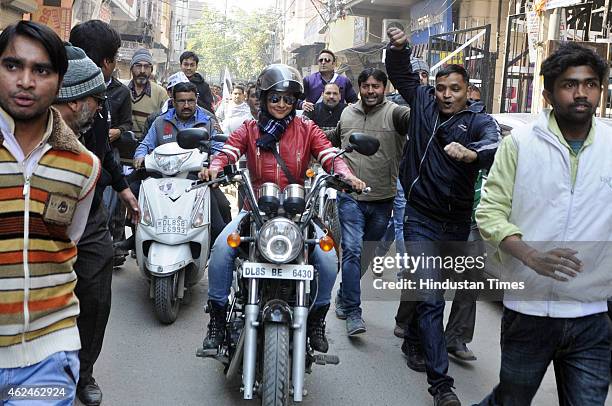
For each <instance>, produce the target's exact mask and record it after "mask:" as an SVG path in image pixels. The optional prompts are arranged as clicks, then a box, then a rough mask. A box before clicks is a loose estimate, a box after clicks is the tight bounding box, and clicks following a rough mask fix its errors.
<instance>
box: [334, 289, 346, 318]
mask: <svg viewBox="0 0 612 406" xmlns="http://www.w3.org/2000/svg"><path fill="white" fill-rule="evenodd" d="M334 304H335V305H336V317H337V318H339V319H340V320H346V313H345V312H344V307H343V305H344V304H343V303H342V298H341V297H340V295H339V294H337V295H336V300H335V302H334Z"/></svg>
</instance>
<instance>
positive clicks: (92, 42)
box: [70, 20, 132, 266]
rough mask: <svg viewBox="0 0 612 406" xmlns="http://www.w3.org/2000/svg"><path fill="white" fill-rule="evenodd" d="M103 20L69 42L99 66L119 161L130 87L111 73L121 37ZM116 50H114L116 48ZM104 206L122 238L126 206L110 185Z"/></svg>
mask: <svg viewBox="0 0 612 406" xmlns="http://www.w3.org/2000/svg"><path fill="white" fill-rule="evenodd" d="M103 24H106V23H103V22H102V21H99V20H91V21H88V22H87V23H86V24H83V27H82V28H81V29H79V30H77V31H76V33H75V34H71V37H70V38H71V42H73V45H74V42H76V43H77V44H78V45H75V46H78V47H79V48H82V49H83V50H84V51H85V53H86V54H87V55H91V57H90V58H91V59H92V60H93V61H94V63H95V64H96V65H98V66H99V67H100V69H102V73H103V74H104V81H105V82H106V97H107V104H108V106H107V107H108V109H109V110H108V111H109V117H110V130H109V131H108V137H109V141H110V143H111V147H112V150H113V156H114V157H115V159H116V160H117V162H120V160H121V159H120V156H119V148H120V144H121V134H122V133H123V132H124V131H130V130H132V100H131V96H130V90H129V89H128V88H127V86H125V85H124V84H122V83H121V82H119V80H117V79H116V78H114V77H113V76H112V73H113V71H114V70H115V65H116V61H115V60H111V59H110V57H109V55H111V53H112V51H113V49H115V48H117V49H119V48H118V47H120V46H121V37H120V36H119V34H118V33H117V32H116V31H115V30H112V31H106V30H105V26H104V25H103ZM93 30H98V31H99V33H100V36H98V37H91V38H85V37H84V34H90V33H93V32H98V31H93ZM115 53H116V51H115ZM103 201H104V205H105V206H106V208H107V209H108V227H109V229H110V233H111V236H112V238H113V241H122V240H124V239H125V212H126V208H125V206H124V205H123V204H122V203H121V201H120V199H119V197H118V195H117V192H115V191H114V190H113V189H112V188H106V190H105V191H104V197H103ZM126 255H127V253H126V252H122V251H121V252H115V253H114V261H113V262H114V265H115V266H118V265H121V264H123V263H124V262H125V257H126Z"/></svg>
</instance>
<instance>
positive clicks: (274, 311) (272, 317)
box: [261, 299, 292, 325]
mask: <svg viewBox="0 0 612 406" xmlns="http://www.w3.org/2000/svg"><path fill="white" fill-rule="evenodd" d="M261 318H262V321H263V322H264V323H266V322H267V323H283V324H288V325H292V316H291V308H290V307H289V305H288V304H287V303H286V302H284V301H283V300H278V299H274V300H270V301H269V302H268V303H266V305H265V306H264V308H263V311H262V317H261Z"/></svg>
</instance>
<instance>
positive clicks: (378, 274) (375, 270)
mask: <svg viewBox="0 0 612 406" xmlns="http://www.w3.org/2000/svg"><path fill="white" fill-rule="evenodd" d="M379 256H381V257H382V256H383V255H379ZM382 268H383V267H382V266H381V267H376V266H374V265H371V266H370V270H371V271H372V274H373V275H374V277H375V278H382V276H383V274H384V270H383V269H382Z"/></svg>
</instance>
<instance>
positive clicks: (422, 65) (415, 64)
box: [410, 58, 429, 73]
mask: <svg viewBox="0 0 612 406" xmlns="http://www.w3.org/2000/svg"><path fill="white" fill-rule="evenodd" d="M410 65H411V66H412V71H413V72H418V71H420V70H422V71H424V72H427V73H429V65H427V62H425V61H424V60H422V59H421V58H411V59H410Z"/></svg>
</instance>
